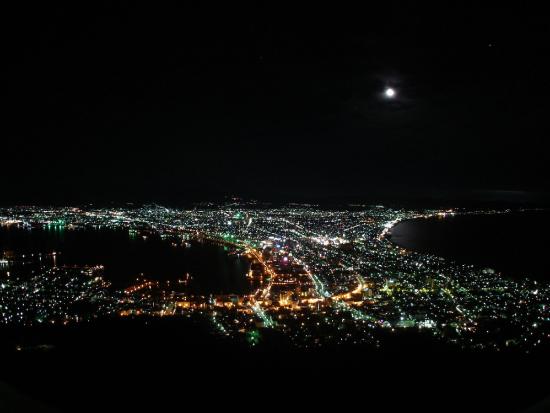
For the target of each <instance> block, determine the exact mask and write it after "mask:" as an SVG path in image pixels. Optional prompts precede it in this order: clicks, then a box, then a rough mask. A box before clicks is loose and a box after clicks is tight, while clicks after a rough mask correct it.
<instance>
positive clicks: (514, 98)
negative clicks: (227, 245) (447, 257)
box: [0, 2, 550, 203]
mask: <svg viewBox="0 0 550 413" xmlns="http://www.w3.org/2000/svg"><path fill="white" fill-rule="evenodd" d="M131 3H132V2H128V3H124V4H120V5H117V6H112V5H107V3H101V2H98V3H97V4H95V5H90V6H89V7H84V6H78V8H75V7H58V8H51V6H50V7H48V6H46V5H44V6H42V8H39V9H36V8H32V7H30V6H29V5H21V6H14V7H15V8H12V9H5V10H4V12H3V13H2V22H1V23H2V24H1V26H2V29H1V30H2V57H3V58H2V61H3V63H2V65H1V68H2V69H1V76H2V83H3V86H4V88H3V91H2V93H1V94H0V96H1V99H2V106H3V109H2V114H3V116H2V118H3V120H2V139H1V143H0V148H1V149H0V152H1V163H0V165H1V166H0V168H1V171H2V178H3V179H2V192H1V193H2V195H1V201H2V202H6V203H30V202H33V203H79V202H108V201H144V202H145V201H158V202H166V203H179V202H187V201H190V200H201V199H217V198H223V197H224V196H226V195H238V196H242V197H255V198H259V199H264V200H272V201H291V200H296V201H309V200H314V201H326V200H354V201H356V200H357V201H376V200H381V201H386V200H388V201H396V202H398V201H407V200H412V199H424V198H435V199H439V200H445V201H449V202H450V201H452V200H453V199H459V198H460V199H463V198H464V199H465V198H471V199H492V200H500V199H503V200H515V201H525V200H533V199H538V198H537V197H538V196H539V195H540V194H544V193H545V192H547V191H548V189H549V185H548V182H547V180H546V179H545V178H546V177H545V176H544V175H545V170H546V169H547V166H546V165H547V162H548V160H549V155H548V152H547V151H545V149H544V147H545V143H546V140H547V139H548V131H549V125H548V110H549V109H550V104H549V98H548V93H549V91H550V81H549V73H550V64H549V61H548V56H550V46H549V39H550V24H549V23H548V22H549V21H550V16H548V14H545V13H544V12H543V11H542V10H536V9H527V8H521V7H520V6H519V3H517V4H518V5H516V6H514V7H508V8H505V7H504V6H499V7H497V8H480V7H479V6H475V4H476V3H475V2H473V3H471V4H472V5H471V6H466V5H465V4H467V3H466V2H462V5H460V6H455V7H449V6H445V8H440V9H434V8H428V7H426V8H423V9H421V8H419V7H418V6H417V5H409V6H407V7H404V6H403V5H397V4H396V5H395V6H393V7H387V8H384V9H383V10H382V9H377V8H373V7H370V6H368V7H367V6H366V7H364V8H362V9H360V10H359V9H356V10H352V9H346V10H330V9H324V10H320V9H317V8H316V7H313V6H312V7H311V8H309V9H302V10H297V9H295V8H284V7H283V6H282V5H281V4H279V3H272V4H271V5H270V6H262V7H260V6H256V7H255V8H253V9H250V8H246V9H245V8H242V9H239V10H237V9H234V8H230V7H226V8H225V9H220V8H218V7H217V6H216V5H215V4H210V5H205V6H204V7H202V8H198V7H189V8H175V7H174V8H161V7H155V8H151V7H152V6H151V5H152V4H153V3H150V4H149V6H143V7H142V6H135V5H132V4H131ZM182 3H183V2H182ZM387 87H392V88H394V89H395V91H396V95H395V97H393V98H391V99H388V98H386V97H385V96H384V94H383V92H384V90H385V88H387Z"/></svg>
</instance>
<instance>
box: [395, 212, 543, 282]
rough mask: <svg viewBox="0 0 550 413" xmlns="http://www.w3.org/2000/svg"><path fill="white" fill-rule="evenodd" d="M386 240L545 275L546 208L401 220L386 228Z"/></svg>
mask: <svg viewBox="0 0 550 413" xmlns="http://www.w3.org/2000/svg"><path fill="white" fill-rule="evenodd" d="M391 240H392V241H393V242H394V243H396V244H397V245H399V246H401V247H404V248H407V249H410V250H414V251H419V252H424V253H431V254H435V255H438V256H441V257H445V258H449V259H452V260H454V261H456V262H459V263H465V264H474V265H477V266H481V267H483V268H492V269H494V270H496V271H498V272H501V273H502V274H503V276H505V277H511V278H516V279H518V278H522V277H529V278H532V279H536V280H548V281H550V269H549V266H548V257H549V254H550V243H549V241H550V211H528V212H514V213H509V214H498V215H455V216H447V217H445V218H428V219H415V220H409V221H403V222H401V223H399V224H397V225H396V226H395V227H394V228H393V229H392V232H391Z"/></svg>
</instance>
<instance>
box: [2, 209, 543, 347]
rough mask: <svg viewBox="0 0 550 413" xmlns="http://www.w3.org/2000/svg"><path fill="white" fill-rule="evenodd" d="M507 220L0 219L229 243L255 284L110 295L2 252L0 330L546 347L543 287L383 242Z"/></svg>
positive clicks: (170, 240)
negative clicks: (196, 322) (29, 268)
mask: <svg viewBox="0 0 550 413" xmlns="http://www.w3.org/2000/svg"><path fill="white" fill-rule="evenodd" d="M507 212H509V211H505V210H492V211H473V210H456V211H453V210H447V211H442V210H421V211H415V210H404V209H392V208H386V207H382V206H355V207H353V208H349V209H348V210H324V209H320V208H318V207H315V206H310V205H293V206H289V207H283V208H258V207H256V206H255V205H253V204H245V203H235V204H230V205H224V206H210V207H203V208H197V209H193V210H178V209H168V208H164V207H159V206H149V207H142V208H117V209H80V208H37V207H26V208H7V209H4V210H1V211H0V219H1V222H2V225H4V226H16V227H18V228H28V229H29V230H30V231H33V230H36V229H37V228H42V229H43V228H50V229H56V230H63V231H75V230H82V229H93V228H96V229H97V228H104V229H105V228H107V229H112V230H117V231H124V232H125V233H126V232H127V234H128V236H129V237H141V238H143V237H145V238H147V237H159V238H160V239H162V240H163V242H166V243H167V244H168V245H170V246H171V248H174V249H175V250H185V248H186V247H187V246H188V245H189V243H191V242H204V241H208V242H210V243H217V244H220V245H222V246H227V247H228V249H229V251H228V252H229V253H230V254H235V255H239V256H241V257H244V258H246V259H247V260H248V262H249V263H250V269H249V271H248V273H247V275H246V279H247V280H248V282H249V283H250V285H251V286H254V287H253V288H252V291H251V292H250V293H244V294H243V293H239V292H236V291H233V292H229V291H228V292H227V293H225V294H206V293H205V294H196V293H194V292H193V291H192V289H191V288H190V285H192V284H193V280H192V277H190V276H188V275H186V274H182V275H181V276H177V277H174V278H171V279H170V278H168V279H162V280H161V279H151V278H147V277H146V276H141V277H138V278H137V279H135V280H134V281H132V282H131V283H130V282H129V283H127V285H125V286H124V287H123V288H118V287H117V288H115V287H113V286H112V285H110V282H109V281H108V280H105V278H104V277H103V271H104V268H103V266H102V264H103V263H94V264H95V265H94V266H78V267H74V266H72V267H67V266H63V265H57V264H56V263H55V261H53V260H52V259H51V258H52V257H51V256H50V257H49V258H48V260H46V261H47V262H48V263H49V264H48V265H45V266H42V267H41V268H42V269H41V270H40V271H37V272H35V273H33V274H32V275H30V276H29V275H28V274H27V275H24V274H22V273H18V272H17V268H18V263H19V262H20V261H21V260H23V259H28V258H29V257H28V256H27V257H22V256H18V255H16V254H13V253H10V252H9V251H4V252H3V255H4V257H3V260H2V262H1V264H0V265H1V266H2V268H0V270H1V274H3V275H2V277H3V279H2V280H0V281H1V289H2V294H1V295H0V312H1V313H0V314H1V316H2V318H1V320H0V321H1V322H2V323H4V324H23V325H34V324H37V323H61V324H69V323H79V322H82V321H83V320H89V319H95V318H98V317H115V318H116V317H124V318H127V317H141V316H151V317H190V316H193V317H195V316H198V317H203V318H205V319H208V320H210V322H211V323H212V326H213V329H214V330H215V331H217V332H218V333H219V334H220V335H222V336H227V337H229V338H232V337H234V338H238V339H244V340H246V341H248V342H249V343H250V345H255V344H257V343H258V342H259V341H260V340H261V339H262V338H261V336H262V331H265V330H266V329H270V330H271V329H272V330H275V331H278V332H280V333H281V334H283V335H285V336H287V337H288V338H289V339H290V340H291V342H292V343H294V344H295V345H296V346H299V347H318V346H321V347H322V346H326V345H338V344H343V343H347V344H359V343H361V344H367V345H372V346H374V347H380V346H383V345H384V342H383V340H382V339H381V337H382V336H385V335H387V334H399V332H401V331H407V332H411V331H417V332H418V333H422V334H427V335H429V336H431V337H433V340H435V341H441V342H443V343H448V344H450V345H452V346H458V347H462V348H470V349H484V350H495V351H499V350H502V349H518V350H520V351H531V350H533V349H534V348H536V347H537V346H540V345H541V344H542V343H543V342H545V341H548V339H549V331H550V328H549V324H550V323H549V321H550V318H549V311H550V287H549V285H548V284H547V283H543V282H537V281H535V280H530V279H528V278H526V279H522V280H508V279H506V278H503V277H501V276H500V274H498V273H496V272H494V271H492V270H488V269H485V268H476V267H474V266H471V265H466V264H458V263H454V262H451V261H448V260H445V259H443V258H441V257H437V256H433V255H430V254H424V253H418V252H412V251H408V250H405V249H403V248H401V247H399V246H396V245H394V244H393V243H392V242H390V241H389V239H388V234H389V233H391V231H392V228H393V227H394V226H395V225H396V224H397V223H398V222H400V221H403V220H407V219H411V218H419V217H432V216H441V217H443V216H448V215H451V214H480V213H484V214H503V213H507ZM37 253H38V252H37ZM34 258H35V257H33V259H34ZM40 258H41V257H40ZM82 304H86V306H84V307H85V311H83V310H82V307H83V306H82Z"/></svg>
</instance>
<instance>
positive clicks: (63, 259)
mask: <svg viewBox="0 0 550 413" xmlns="http://www.w3.org/2000/svg"><path fill="white" fill-rule="evenodd" d="M2 251H12V252H13V253H14V254H16V255H18V256H20V255H21V254H31V253H34V254H37V253H39V252H41V253H43V254H46V253H52V252H53V251H56V252H57V254H56V256H55V261H56V264H57V265H104V266H105V272H104V274H105V278H106V279H108V280H110V281H111V282H112V283H113V285H114V286H117V287H124V286H126V285H128V283H130V282H132V281H133V280H135V278H136V277H137V276H138V275H139V274H143V275H144V276H145V277H146V278H150V279H158V280H174V279H176V278H182V277H183V276H185V274H187V273H189V274H190V275H191V277H192V280H191V283H190V285H189V289H190V291H192V292H194V293H198V294H209V293H243V292H247V291H249V290H250V285H249V283H248V281H247V278H246V277H245V275H246V273H247V272H248V270H249V264H248V262H247V261H246V259H244V258H239V257H237V256H235V255H228V251H227V250H226V248H224V247H222V246H219V245H216V244H212V243H209V242H195V241H193V242H191V246H190V247H187V248H186V247H174V246H172V245H171V242H170V241H167V240H162V239H161V238H160V237H156V236H148V237H147V239H143V237H141V236H131V235H130V234H129V233H128V231H125V230H112V229H87V230H67V229H64V230H63V229H59V228H57V229H55V228H52V229H32V230H30V229H23V228H16V227H10V228H0V257H1V255H2ZM53 259H54V258H53V257H43V258H42V261H43V262H44V263H46V261H47V260H50V263H51V261H53ZM34 260H36V257H35V258H34ZM6 270H7V269H6V268H5V267H4V268H0V271H6ZM11 271H12V273H15V272H16V271H17V268H16V267H12V268H11Z"/></svg>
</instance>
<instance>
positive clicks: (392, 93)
mask: <svg viewBox="0 0 550 413" xmlns="http://www.w3.org/2000/svg"><path fill="white" fill-rule="evenodd" d="M384 95H386V97H387V98H392V97H394V96H395V89H392V88H391V87H388V88H386V90H385V91H384Z"/></svg>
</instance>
